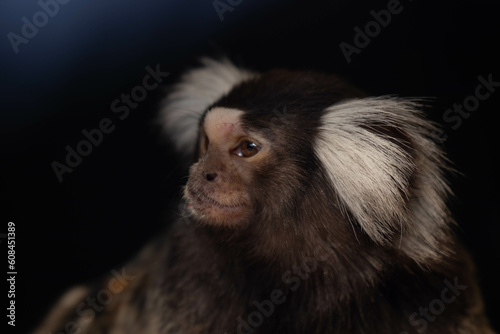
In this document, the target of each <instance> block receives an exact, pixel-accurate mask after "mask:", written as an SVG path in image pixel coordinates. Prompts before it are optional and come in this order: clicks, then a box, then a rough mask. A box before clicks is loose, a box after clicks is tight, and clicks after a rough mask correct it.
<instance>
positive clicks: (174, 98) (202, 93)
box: [160, 58, 256, 155]
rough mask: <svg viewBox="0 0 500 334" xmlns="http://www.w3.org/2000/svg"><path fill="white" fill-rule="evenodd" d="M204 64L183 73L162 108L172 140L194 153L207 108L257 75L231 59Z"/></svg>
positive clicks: (205, 60) (182, 149) (204, 60)
mask: <svg viewBox="0 0 500 334" xmlns="http://www.w3.org/2000/svg"><path fill="white" fill-rule="evenodd" d="M201 63H202V64H203V67H200V68H197V69H193V70H191V71H189V72H187V73H186V74H184V75H183V76H182V78H181V80H180V82H179V83H178V84H176V85H175V86H174V87H173V88H172V90H171V92H170V94H169V95H168V96H167V98H166V99H165V101H164V103H163V107H162V109H161V110H160V122H161V125H162V127H163V129H164V131H165V133H166V134H167V135H168V136H169V137H170V138H172V139H173V141H174V143H175V145H176V149H177V150H178V151H179V152H181V153H183V154H185V155H191V154H192V153H193V151H194V146H195V140H196V137H197V133H198V122H199V120H200V117H201V116H202V114H203V113H204V112H205V110H206V109H207V108H208V107H209V106H210V105H212V104H213V103H214V102H216V101H217V100H218V99H220V98H221V97H222V96H224V95H225V94H227V93H228V92H229V91H230V90H231V89H232V88H233V87H234V86H235V85H237V84H239V83H241V82H242V81H245V80H248V79H250V78H252V77H254V76H256V74H255V73H252V72H250V71H247V70H243V69H240V68H237V67H236V66H234V65H233V64H232V63H231V62H230V61H229V60H227V59H222V60H214V59H210V58H202V59H201Z"/></svg>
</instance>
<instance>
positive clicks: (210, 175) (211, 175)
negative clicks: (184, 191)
mask: <svg viewBox="0 0 500 334" xmlns="http://www.w3.org/2000/svg"><path fill="white" fill-rule="evenodd" d="M205 177H206V178H207V180H208V181H213V180H215V178H216V177H217V173H206V174H205Z"/></svg>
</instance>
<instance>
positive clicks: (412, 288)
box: [36, 71, 493, 334]
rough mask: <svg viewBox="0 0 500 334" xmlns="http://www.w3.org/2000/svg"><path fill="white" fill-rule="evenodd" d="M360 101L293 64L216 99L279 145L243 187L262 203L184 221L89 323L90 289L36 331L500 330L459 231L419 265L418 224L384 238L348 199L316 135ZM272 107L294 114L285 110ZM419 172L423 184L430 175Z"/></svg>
mask: <svg viewBox="0 0 500 334" xmlns="http://www.w3.org/2000/svg"><path fill="white" fill-rule="evenodd" d="M362 96H363V95H362V94H361V93H360V92H359V91H357V90H356V89H354V88H351V87H350V86H348V85H346V84H344V83H342V81H340V80H339V79H337V78H335V77H330V76H324V75H317V74H313V73H299V74H293V73H290V72H287V71H271V72H268V73H266V74H264V75H262V76H260V77H259V78H257V79H253V80H250V81H248V82H245V83H242V84H240V85H238V86H237V87H235V89H234V90H233V91H232V92H231V93H229V94H228V95H226V96H224V97H223V98H221V99H220V100H219V101H218V102H216V103H215V104H214V105H213V106H212V108H213V107H217V106H224V107H230V108H237V109H240V110H244V111H245V116H244V124H243V126H244V127H246V128H249V129H258V130H260V131H262V132H263V133H264V134H265V135H266V136H268V137H269V138H270V139H271V140H272V141H273V151H272V152H273V154H272V155H270V157H269V158H268V159H266V160H265V161H264V162H262V164H261V165H259V167H258V168H256V169H254V170H252V171H251V173H252V175H251V182H250V183H249V184H245V185H243V186H244V187H245V189H246V191H247V192H248V195H249V198H250V204H251V208H252V215H249V216H248V218H247V221H245V224H240V225H238V226H236V227H225V226H212V225H210V224H206V223H203V224H200V223H199V222H198V221H197V218H196V217H195V216H187V217H185V218H182V219H179V220H178V221H177V222H176V223H175V224H173V226H172V227H171V229H170V230H169V231H168V232H167V233H166V234H165V235H164V236H162V237H160V238H158V239H157V240H155V241H154V242H153V243H152V244H151V245H149V246H148V248H146V249H145V250H144V251H143V252H142V253H141V254H140V255H139V256H138V257H137V258H136V259H135V260H134V261H132V262H131V263H130V264H129V265H128V266H127V267H126V268H127V272H128V273H130V275H134V276H135V278H134V279H133V280H131V282H130V284H129V285H128V286H127V287H126V288H125V290H124V291H123V292H120V293H118V294H116V295H114V296H113V299H112V301H111V302H110V303H109V304H108V305H107V307H106V309H105V310H103V311H101V312H95V317H94V318H93V319H92V321H91V322H84V321H82V320H81V319H82V317H78V314H76V312H75V311H74V310H75V307H76V305H78V303H79V301H80V299H84V297H86V296H88V295H92V293H91V292H87V294H85V293H83V294H82V295H81V296H77V297H75V300H74V301H73V303H72V304H71V305H69V306H68V305H66V306H65V307H64V310H63V311H61V308H62V307H60V308H56V309H55V310H54V311H53V312H54V313H53V315H52V316H53V318H52V319H51V320H50V321H48V322H46V323H45V324H44V325H43V326H42V327H40V329H39V330H38V331H36V333H37V334H38V333H39V334H45V333H48V331H49V330H50V331H52V332H53V333H56V332H57V330H63V329H64V326H65V325H66V324H67V323H68V322H69V321H72V320H74V321H76V323H77V324H78V327H77V328H78V329H82V331H81V333H82V334H84V333H93V334H97V333H147V334H149V333H151V334H153V333H164V334H167V333H183V334H195V333H200V334H201V333H220V334H223V333H259V334H266V333H269V334H271V333H273V334H275V333H287V334H294V333H311V334H314V333H316V334H320V333H342V334H343V333H352V334H361V333H364V334H370V333H383V334H393V333H394V334H400V333H417V332H418V333H420V332H424V331H425V333H429V334H433V333H435V334H447V333H448V334H451V333H455V334H457V333H459V334H466V333H467V334H470V333H472V334H475V333H477V334H489V333H493V331H492V330H491V329H490V327H489V325H488V321H487V319H486V318H485V316H484V310H483V305H482V301H481V297H480V292H479V288H478V286H477V284H476V280H475V273H474V266H473V263H472V261H471V260H470V258H469V256H468V254H467V253H466V251H465V250H464V248H463V246H462V245H461V244H460V243H459V242H458V241H457V240H456V237H455V236H454V234H453V233H452V232H451V231H450V230H444V231H439V233H442V235H443V238H442V240H441V242H442V247H443V249H447V250H449V251H446V252H443V254H446V255H443V254H440V257H439V258H438V259H432V258H429V259H428V260H427V262H426V263H424V264H422V263H418V262H417V261H415V260H414V259H412V258H410V257H409V256H408V253H407V250H405V251H402V250H401V247H400V244H401V243H404V242H405V236H406V235H407V234H408V235H409V234H410V233H411V231H408V230H398V231H395V233H394V235H395V236H396V237H394V238H393V239H392V240H391V242H390V243H387V244H384V245H381V244H379V243H376V242H374V241H373V240H372V239H371V238H370V237H369V236H368V235H367V234H366V233H364V231H363V230H362V229H361V228H360V226H359V225H358V224H357V223H356V221H355V220H354V219H353V217H352V215H351V213H350V212H345V209H344V208H343V207H342V204H341V203H340V202H339V200H338V194H337V193H336V191H335V188H334V187H333V186H332V185H331V182H330V180H329V179H328V178H327V177H326V173H325V170H324V166H323V165H322V163H321V161H319V159H318V157H317V156H316V154H315V151H314V147H313V146H312V143H313V142H314V138H315V136H316V135H317V131H318V130H317V128H318V125H319V122H320V117H321V116H322V114H323V112H324V109H325V108H327V107H328V106H331V105H333V104H335V103H337V102H339V101H342V100H345V99H348V98H355V97H362ZM274 108H277V109H278V110H280V111H281V110H282V109H283V108H286V111H285V112H282V113H281V114H279V115H278V116H276V113H274V112H273V109H274ZM208 112H209V111H208ZM366 127H368V128H370V129H371V130H372V131H374V133H377V134H378V135H380V136H386V137H388V138H389V140H392V141H394V142H396V143H397V144H398V145H401V147H402V148H403V149H404V150H406V151H407V152H409V153H410V154H411V155H412V156H414V154H413V150H415V147H414V146H413V144H412V141H411V138H409V137H408V135H407V134H405V133H403V132H401V130H399V129H398V128H392V127H391V126H387V125H380V124H366ZM266 130H268V131H266ZM193 168H194V170H195V172H197V171H198V170H201V169H202V167H193ZM196 168H199V169H196ZM415 168H416V169H415V171H414V173H416V174H417V173H418V170H417V169H418V164H416V167H415ZM191 172H192V173H194V172H193V169H192V171H191ZM218 172H219V173H224V171H223V170H218ZM408 177H409V178H414V179H412V183H411V184H412V187H418V177H416V176H415V175H409V176H408ZM407 200H408V201H409V202H410V201H412V200H413V198H412V197H411V196H409V197H408V199H407ZM449 223H450V224H451V223H452V220H451V218H449ZM407 229H412V226H411V225H410V226H408V227H407ZM436 229H437V227H436ZM437 232H438V231H437V230H436V233H437ZM106 282H107V281H104V283H103V285H102V286H105V285H106V284H107V283H106ZM455 283H456V284H458V285H460V286H466V287H467V288H465V289H463V287H462V290H460V289H459V290H457V291H458V292H459V294H456V295H455V297H456V298H455V299H454V301H453V302H450V303H445V304H444V305H445V309H444V311H443V312H441V313H440V314H439V315H437V316H433V315H431V317H428V318H426V316H424V315H419V312H422V311H421V310H422V309H425V308H427V309H428V308H429V305H430V304H431V303H432V302H433V301H434V300H436V299H437V300H441V299H442V298H443V297H442V296H443V290H444V289H445V288H448V290H450V288H449V286H448V285H449V284H455ZM96 291H97V290H96ZM280 291H281V293H282V294H280V293H279V292H280ZM450 292H451V291H449V292H448V293H447V294H446V293H445V294H444V296H446V297H450V296H451V294H450ZM278 295H279V296H281V298H276V296H278ZM450 298H451V297H450ZM273 299H274V300H280V301H283V300H284V299H285V300H284V301H283V302H279V303H275V302H273V301H272V300H273ZM269 303H271V304H272V307H271V306H270V304H269ZM257 305H265V306H264V309H262V308H261V306H257ZM435 305H437V304H435ZM266 307H267V308H266ZM271 309H272V311H270V310H271ZM256 312H258V313H259V314H260V317H259V316H258V315H257V313H256ZM415 312H417V316H416V317H415V316H414V314H415ZM426 312H428V311H426ZM264 313H266V314H264ZM412 314H413V317H412ZM261 318H262V321H260V319H261ZM79 319H80V320H79ZM252 319H253V320H252ZM421 319H425V324H426V326H425V328H424V322H421V321H420V320H421ZM431 319H432V320H431ZM79 321H81V322H79ZM419 321H420V322H419ZM243 322H245V324H244V323H243ZM257 323H258V325H256V326H253V325H252V324H257Z"/></svg>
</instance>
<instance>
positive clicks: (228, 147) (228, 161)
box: [184, 108, 269, 227]
mask: <svg viewBox="0 0 500 334" xmlns="http://www.w3.org/2000/svg"><path fill="white" fill-rule="evenodd" d="M242 115H243V112H242V111H240V110H237V109H229V108H214V109H212V110H210V111H209V112H208V113H207V114H206V117H205V118H204V120H203V122H202V124H201V126H200V133H199V143H198V144H199V146H198V152H199V155H198V161H197V162H196V163H194V164H193V165H192V166H191V168H190V170H189V181H188V183H187V185H186V187H185V190H184V197H185V199H186V200H187V201H188V202H189V208H190V210H191V213H192V214H193V215H194V216H196V217H197V218H198V219H199V220H200V221H201V222H204V223H208V224H213V225H224V226H229V227H236V226H240V225H242V224H243V223H244V222H246V221H248V218H249V217H250V216H251V214H252V212H253V208H254V205H253V199H252V196H251V194H250V188H251V185H252V184H253V182H254V181H255V179H256V178H255V174H256V173H257V171H258V169H259V168H260V167H261V166H262V164H264V163H265V160H266V157H267V155H268V153H269V142H268V141H267V140H266V139H265V138H264V137H263V136H261V135H259V134H258V133H257V132H251V131H249V130H248V129H245V128H244V127H243V126H242V122H241V116H242Z"/></svg>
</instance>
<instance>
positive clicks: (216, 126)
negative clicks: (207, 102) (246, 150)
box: [203, 107, 243, 143]
mask: <svg viewBox="0 0 500 334" xmlns="http://www.w3.org/2000/svg"><path fill="white" fill-rule="evenodd" d="M242 115H243V111H241V110H238V109H232V108H220V107H219V108H214V109H212V110H210V111H209V112H208V113H207V115H206V116H205V119H204V121H203V128H204V129H205V133H206V134H207V136H208V138H209V139H210V141H213V142H218V143H222V142H225V141H228V140H229V138H231V137H234V136H235V135H238V134H241V133H242V130H241V116H242Z"/></svg>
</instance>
